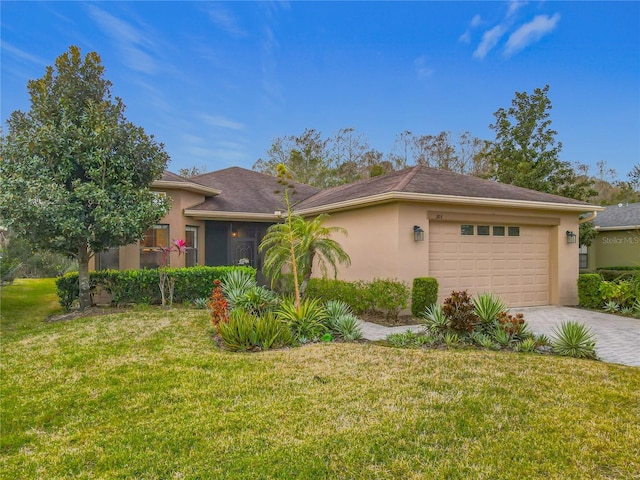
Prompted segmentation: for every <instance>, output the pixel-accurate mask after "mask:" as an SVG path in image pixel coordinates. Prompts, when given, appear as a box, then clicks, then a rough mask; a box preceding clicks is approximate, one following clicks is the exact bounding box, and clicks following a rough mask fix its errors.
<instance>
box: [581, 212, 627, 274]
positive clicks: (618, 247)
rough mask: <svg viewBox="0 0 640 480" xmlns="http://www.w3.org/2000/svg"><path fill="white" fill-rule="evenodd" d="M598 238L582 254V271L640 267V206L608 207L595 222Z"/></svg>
mask: <svg viewBox="0 0 640 480" xmlns="http://www.w3.org/2000/svg"><path fill="white" fill-rule="evenodd" d="M593 225H594V229H595V231H596V236H595V238H594V239H593V241H592V242H591V245H590V246H589V247H586V248H585V247H582V248H581V250H580V257H581V258H580V269H581V270H591V271H592V270H595V269H597V268H610V267H640V203H627V204H622V203H621V204H618V205H613V206H610V207H606V208H605V209H604V211H602V212H600V213H598V215H597V216H596V218H595V219H594V220H593Z"/></svg>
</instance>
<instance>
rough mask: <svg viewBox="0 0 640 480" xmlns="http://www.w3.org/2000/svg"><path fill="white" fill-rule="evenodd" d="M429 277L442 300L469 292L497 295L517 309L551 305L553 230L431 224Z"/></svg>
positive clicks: (526, 227)
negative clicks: (551, 233)
mask: <svg viewBox="0 0 640 480" xmlns="http://www.w3.org/2000/svg"><path fill="white" fill-rule="evenodd" d="M463 233H464V234H463ZM429 275H430V276H432V277H435V278H437V279H438V283H439V301H440V302H442V301H443V300H444V298H445V297H447V296H448V295H449V294H450V293H451V291H453V290H469V293H480V292H492V293H495V294H498V295H500V297H501V298H502V299H503V300H504V301H506V302H507V303H508V304H509V305H510V306H512V307H515V306H520V307H522V306H533V305H547V304H548V303H549V228H548V227H541V226H526V225H520V226H517V227H516V226H511V227H510V226H507V225H478V224H473V225H472V224H471V223H469V224H460V223H449V222H431V223H430V225H429Z"/></svg>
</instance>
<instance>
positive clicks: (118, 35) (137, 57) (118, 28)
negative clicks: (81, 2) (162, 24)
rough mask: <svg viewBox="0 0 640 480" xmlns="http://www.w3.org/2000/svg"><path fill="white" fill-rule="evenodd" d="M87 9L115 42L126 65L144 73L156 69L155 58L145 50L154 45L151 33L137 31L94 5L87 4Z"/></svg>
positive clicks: (153, 71) (152, 71)
mask: <svg viewBox="0 0 640 480" xmlns="http://www.w3.org/2000/svg"><path fill="white" fill-rule="evenodd" d="M87 9H88V10H89V15H91V17H92V18H93V19H94V20H95V21H96V23H97V24H98V26H99V27H100V28H101V29H102V30H103V31H104V32H105V33H106V34H107V35H109V36H110V37H111V38H112V39H113V40H114V41H115V42H116V44H117V45H118V48H119V49H120V51H121V52H122V54H123V57H124V61H125V63H126V64H127V66H129V67H130V68H132V69H133V70H137V71H140V72H144V73H155V72H156V71H157V69H158V67H157V65H156V62H155V60H154V59H153V57H152V56H151V55H149V53H147V52H146V51H145V49H147V50H148V49H151V48H152V47H153V46H154V43H153V41H152V40H150V39H151V38H152V37H153V36H152V35H147V34H145V33H144V32H141V31H139V30H138V29H136V28H135V27H134V26H133V25H131V24H129V23H127V22H125V21H123V20H120V19H119V18H117V17H115V16H113V15H111V14H110V13H107V12H105V11H104V10H101V9H99V8H98V7H96V6H94V5H88V6H87Z"/></svg>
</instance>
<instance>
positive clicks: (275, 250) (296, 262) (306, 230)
mask: <svg viewBox="0 0 640 480" xmlns="http://www.w3.org/2000/svg"><path fill="white" fill-rule="evenodd" d="M328 217H329V215H327V214H322V215H319V216H317V217H316V218H314V219H313V220H310V221H307V220H305V219H304V218H302V217H301V216H299V215H290V216H289V218H287V221H286V222H284V223H278V224H275V225H272V226H271V227H269V229H268V230H267V234H266V235H265V236H264V238H263V239H262V242H260V250H261V251H264V252H265V261H264V266H263V272H264V273H265V275H267V276H268V277H270V278H271V279H272V282H273V281H275V280H277V279H278V278H280V277H281V276H282V269H283V268H284V267H285V266H287V265H290V266H291V270H292V272H293V274H294V286H295V289H296V304H297V303H299V298H300V296H301V295H302V294H304V291H305V289H306V287H307V284H308V283H309V279H310V278H311V273H312V269H313V263H314V260H315V261H316V263H317V265H318V266H319V267H320V271H321V272H322V275H323V276H326V275H327V273H328V270H329V267H331V269H332V270H333V274H334V276H335V275H337V273H338V264H342V265H346V266H349V265H351V259H350V258H349V255H348V254H347V253H346V252H345V251H344V250H343V249H342V247H341V246H340V244H339V243H338V242H337V241H335V240H333V239H332V238H330V237H331V235H332V234H333V233H344V234H345V235H346V234H347V231H346V230H345V229H344V228H341V227H325V226H324V225H323V223H324V221H325V220H326V219H327V218H328ZM298 281H300V288H299V290H298Z"/></svg>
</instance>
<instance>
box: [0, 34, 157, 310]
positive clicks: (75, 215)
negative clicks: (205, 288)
mask: <svg viewBox="0 0 640 480" xmlns="http://www.w3.org/2000/svg"><path fill="white" fill-rule="evenodd" d="M110 88H111V82H109V81H108V80H106V79H105V78H104V67H103V66H102V65H101V60H100V57H99V56H98V54H97V53H95V52H91V53H88V54H86V55H85V56H84V57H83V56H82V55H81V52H80V49H79V48H77V47H75V46H72V47H70V48H69V51H68V52H66V53H64V54H63V55H61V56H60V57H58V58H57V59H56V61H55V65H54V66H50V67H47V69H46V72H45V75H44V76H43V77H42V78H40V79H37V80H31V81H29V82H28V84H27V89H28V92H29V95H30V102H31V108H30V110H29V111H28V112H22V111H15V112H13V113H12V114H11V116H10V118H9V120H8V121H7V126H8V129H7V133H6V135H4V136H2V138H1V143H0V149H1V161H0V217H2V218H3V219H4V221H5V222H8V224H9V226H10V227H11V228H12V230H13V232H15V233H16V235H17V236H18V237H20V238H22V239H24V240H25V241H28V242H29V243H31V244H32V245H33V246H35V247H36V248H40V249H44V250H49V251H53V252H59V253H63V254H65V255H67V256H69V257H72V258H75V259H77V260H78V265H79V306H80V308H81V309H84V308H86V307H88V306H90V301H91V300H90V290H89V289H90V285H89V260H90V258H91V256H92V255H93V254H94V253H96V252H100V251H102V250H104V249H106V248H109V247H116V246H120V245H126V244H129V243H133V242H135V241H136V240H138V239H140V238H141V236H142V234H143V232H144V230H145V229H147V228H149V227H150V226H151V225H153V224H154V223H157V222H158V221H159V220H160V218H162V216H163V215H164V214H165V213H166V212H167V211H168V208H169V205H168V203H167V201H166V200H165V199H163V198H161V197H158V196H156V195H154V193H153V192H151V191H150V190H149V188H148V187H149V186H150V185H151V183H152V182H153V181H154V180H156V179H159V178H160V177H161V176H162V172H163V170H164V168H165V166H166V164H167V161H168V160H169V157H168V155H167V154H166V153H165V151H164V147H163V145H162V144H159V143H157V142H156V141H155V140H154V138H153V136H149V135H147V134H145V132H144V130H143V129H142V128H141V127H137V126H135V125H134V124H132V123H131V122H129V121H127V119H126V118H125V116H124V111H125V106H124V104H123V103H122V101H121V99H120V98H118V97H115V98H112V96H111V92H110Z"/></svg>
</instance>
